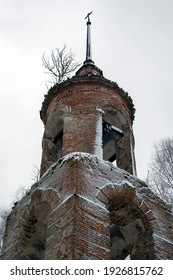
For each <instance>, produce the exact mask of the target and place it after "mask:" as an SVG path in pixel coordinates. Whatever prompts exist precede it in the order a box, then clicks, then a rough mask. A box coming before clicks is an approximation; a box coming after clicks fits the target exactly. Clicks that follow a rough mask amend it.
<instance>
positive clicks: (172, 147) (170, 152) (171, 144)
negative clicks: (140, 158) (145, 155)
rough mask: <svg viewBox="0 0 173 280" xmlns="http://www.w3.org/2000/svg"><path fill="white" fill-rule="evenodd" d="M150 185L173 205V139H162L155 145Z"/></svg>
mask: <svg viewBox="0 0 173 280" xmlns="http://www.w3.org/2000/svg"><path fill="white" fill-rule="evenodd" d="M149 185H150V186H151V187H152V189H153V190H154V191H155V192H156V193H157V194H158V195H159V196H160V197H161V198H162V199H163V200H164V201H165V202H167V203H168V204H170V205H171V206H172V205H173V138H164V139H161V140H160V141H159V142H158V143H156V144H155V145H154V151H153V155H152V159H151V163H150V171H149ZM172 208H173V207H172Z"/></svg>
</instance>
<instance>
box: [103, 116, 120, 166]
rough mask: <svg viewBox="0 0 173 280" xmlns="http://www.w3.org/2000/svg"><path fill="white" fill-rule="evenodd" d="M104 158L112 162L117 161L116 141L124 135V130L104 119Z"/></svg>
mask: <svg viewBox="0 0 173 280" xmlns="http://www.w3.org/2000/svg"><path fill="white" fill-rule="evenodd" d="M102 129H103V139H102V141H103V158H104V160H108V161H110V162H115V161H116V142H117V141H118V140H119V139H121V138H122V137H123V135H124V134H123V131H122V130H121V129H119V128H117V127H116V126H114V125H112V124H110V123H109V122H106V121H104V120H103V123H102Z"/></svg>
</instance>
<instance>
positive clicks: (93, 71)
mask: <svg viewBox="0 0 173 280" xmlns="http://www.w3.org/2000/svg"><path fill="white" fill-rule="evenodd" d="M91 14H92V12H90V13H88V14H87V16H86V17H85V19H87V23H86V25H87V39H86V59H85V61H84V63H83V66H82V67H81V68H80V69H79V70H78V71H77V72H76V75H79V76H81V75H99V76H103V72H102V70H101V69H99V68H98V67H97V66H96V65H95V63H94V61H93V60H92V48H91V21H90V15H91Z"/></svg>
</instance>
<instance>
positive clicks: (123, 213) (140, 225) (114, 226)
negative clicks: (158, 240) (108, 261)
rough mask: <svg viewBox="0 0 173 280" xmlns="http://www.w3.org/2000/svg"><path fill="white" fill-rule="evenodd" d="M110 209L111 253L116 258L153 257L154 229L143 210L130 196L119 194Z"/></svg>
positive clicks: (135, 258) (146, 258)
mask: <svg viewBox="0 0 173 280" xmlns="http://www.w3.org/2000/svg"><path fill="white" fill-rule="evenodd" d="M108 210H109V211H110V238H111V247H110V250H111V255H112V259H114V260H125V259H126V258H127V257H129V256H130V259H134V260H138V259H145V260H148V259H151V258H152V253H151V252H152V249H153V239H152V229H151V226H150V223H149V221H148V219H147V218H146V217H145V215H144V213H143V212H142V210H141V209H140V208H139V207H138V206H137V205H135V203H134V202H133V201H132V200H130V199H129V198H126V197H123V196H117V197H116V198H115V199H114V200H113V201H112V202H111V204H110V206H109V207H108Z"/></svg>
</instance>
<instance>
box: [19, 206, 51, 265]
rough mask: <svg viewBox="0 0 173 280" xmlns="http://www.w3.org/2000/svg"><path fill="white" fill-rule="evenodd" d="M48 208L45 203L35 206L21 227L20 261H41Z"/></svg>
mask: <svg viewBox="0 0 173 280" xmlns="http://www.w3.org/2000/svg"><path fill="white" fill-rule="evenodd" d="M49 213H50V207H49V205H48V204H47V203H45V202H42V203H39V204H36V205H35V206H34V207H33V208H32V210H31V211H30V213H29V215H28V217H27V218H26V221H25V223H24V226H23V240H22V243H23V248H22V249H23V250H21V254H22V257H21V259H28V260H43V259H44V257H45V248H46V233H47V224H48V215H49Z"/></svg>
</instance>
